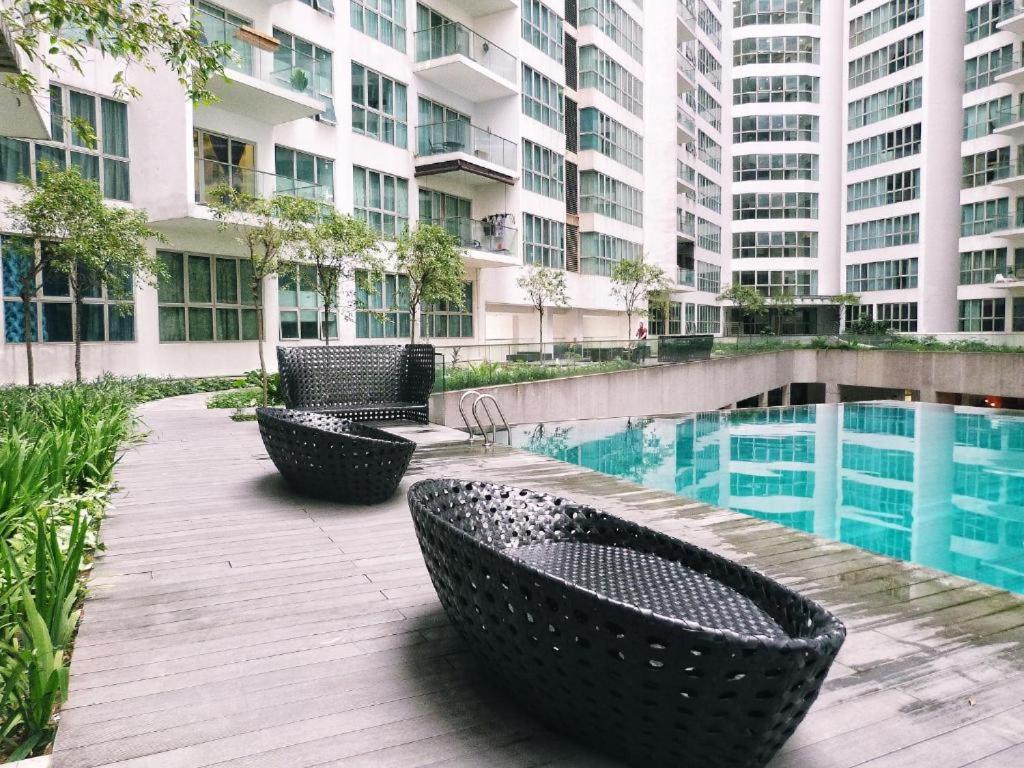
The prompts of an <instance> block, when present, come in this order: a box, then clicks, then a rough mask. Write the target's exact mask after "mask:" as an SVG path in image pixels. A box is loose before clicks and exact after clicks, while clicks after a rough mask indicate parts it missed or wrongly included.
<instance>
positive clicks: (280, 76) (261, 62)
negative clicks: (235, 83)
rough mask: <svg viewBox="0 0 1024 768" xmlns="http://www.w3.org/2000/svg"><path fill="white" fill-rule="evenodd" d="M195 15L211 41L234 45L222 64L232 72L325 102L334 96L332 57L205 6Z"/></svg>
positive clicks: (194, 11)
mask: <svg viewBox="0 0 1024 768" xmlns="http://www.w3.org/2000/svg"><path fill="white" fill-rule="evenodd" d="M192 12H193V13H194V14H195V18H197V19H198V20H199V23H200V25H201V26H202V28H203V36H204V37H205V38H206V41H207V42H220V43H228V44H229V45H230V46H231V50H232V56H231V58H230V60H224V61H222V62H221V63H222V64H223V65H224V68H225V69H226V70H228V71H229V72H230V71H234V72H241V73H242V74H244V75H249V76H250V77H254V78H256V79H257V80H261V81H263V82H265V83H270V84H272V85H277V86H280V87H282V88H286V89H288V90H290V91H293V92H295V93H301V94H303V95H305V96H308V97H310V98H312V99H318V100H321V101H323V100H325V96H324V95H323V94H329V93H331V90H332V88H331V61H330V58H326V59H320V58H317V57H314V56H313V55H312V54H311V53H309V52H305V51H300V50H298V49H296V48H292V47H291V46H289V45H286V44H285V43H283V42H281V41H279V40H276V39H275V38H272V37H266V36H265V35H263V34H262V33H260V32H258V31H257V30H255V29H252V28H251V27H247V26H243V25H241V24H238V23H237V22H236V21H234V20H232V19H231V18H225V17H222V16H220V15H215V14H214V13H212V12H211V11H208V10H206V9H205V8H204V7H203V6H198V5H196V6H193V7H192ZM327 98H329V97H327Z"/></svg>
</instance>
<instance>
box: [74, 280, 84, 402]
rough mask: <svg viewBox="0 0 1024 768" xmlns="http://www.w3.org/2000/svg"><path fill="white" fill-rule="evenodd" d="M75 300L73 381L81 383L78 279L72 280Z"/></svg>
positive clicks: (79, 292) (80, 298) (79, 293)
mask: <svg viewBox="0 0 1024 768" xmlns="http://www.w3.org/2000/svg"><path fill="white" fill-rule="evenodd" d="M72 284H73V288H72V290H73V291H74V297H75V298H74V301H75V322H74V330H73V331H72V335H73V338H74V341H75V383H76V384H81V383H82V304H83V302H82V289H81V287H79V285H78V280H77V279H75V280H72Z"/></svg>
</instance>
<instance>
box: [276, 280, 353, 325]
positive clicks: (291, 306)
mask: <svg viewBox="0 0 1024 768" xmlns="http://www.w3.org/2000/svg"><path fill="white" fill-rule="evenodd" d="M318 282H319V280H318V276H317V271H316V267H315V266H313V265H312V264H284V265H282V266H281V269H280V270H279V271H278V276H277V301H278V304H279V305H280V308H281V309H280V318H281V338H282V339H323V338H326V337H330V338H332V339H336V338H338V316H337V314H336V313H335V312H324V297H323V296H321V295H320V293H319V291H318V290H317V284H318ZM337 302H338V297H335V301H334V307H335V309H337V306H338V303H337Z"/></svg>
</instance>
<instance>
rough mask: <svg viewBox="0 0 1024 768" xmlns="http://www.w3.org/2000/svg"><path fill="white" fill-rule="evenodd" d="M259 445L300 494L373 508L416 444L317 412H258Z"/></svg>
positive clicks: (393, 485) (389, 493)
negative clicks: (261, 441) (260, 440)
mask: <svg viewBox="0 0 1024 768" xmlns="http://www.w3.org/2000/svg"><path fill="white" fill-rule="evenodd" d="M256 420H257V421H258V422H259V425H260V434H261V435H262V436H263V445H264V446H266V449H267V453H268V454H269V455H270V458H271V460H272V461H273V462H274V465H275V466H276V467H277V469H278V471H279V472H280V473H281V474H282V475H283V476H284V478H285V480H287V481H288V484H289V485H291V486H292V488H294V489H295V490H296V491H298V492H299V493H302V494H305V495H307V496H314V497H317V498H322V499H330V500H332V501H344V502H351V503H359V504H373V503H376V502H379V501H384V500H385V499H389V498H391V496H393V495H394V493H395V488H397V487H398V483H399V482H400V481H401V479H402V476H403V475H404V474H405V471H406V469H408V467H409V460H410V459H411V458H412V453H413V451H414V450H415V448H416V444H415V443H414V442H413V441H411V440H407V439H405V438H404V437H398V436H397V435H392V434H389V433H387V432H384V431H383V430H380V429H375V428H373V427H369V426H367V425H365V424H356V423H353V422H351V421H346V420H344V419H339V418H337V417H334V416H328V415H325V414H320V413H310V412H307V411H289V410H282V409H280V408H257V409H256Z"/></svg>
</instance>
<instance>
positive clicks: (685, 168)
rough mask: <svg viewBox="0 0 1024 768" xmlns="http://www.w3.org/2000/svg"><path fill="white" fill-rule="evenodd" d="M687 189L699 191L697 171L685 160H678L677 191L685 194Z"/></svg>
mask: <svg viewBox="0 0 1024 768" xmlns="http://www.w3.org/2000/svg"><path fill="white" fill-rule="evenodd" d="M687 190H689V191H691V192H696V191H697V172H696V171H695V170H694V169H693V167H692V166H689V165H687V164H686V163H685V162H683V160H681V159H678V160H676V191H677V192H679V194H684V193H685V192H686V191H687Z"/></svg>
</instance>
